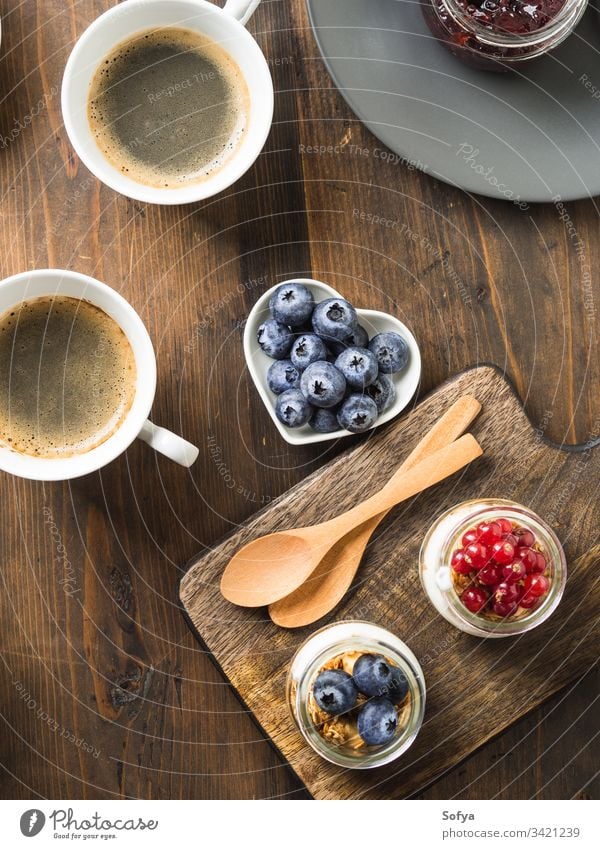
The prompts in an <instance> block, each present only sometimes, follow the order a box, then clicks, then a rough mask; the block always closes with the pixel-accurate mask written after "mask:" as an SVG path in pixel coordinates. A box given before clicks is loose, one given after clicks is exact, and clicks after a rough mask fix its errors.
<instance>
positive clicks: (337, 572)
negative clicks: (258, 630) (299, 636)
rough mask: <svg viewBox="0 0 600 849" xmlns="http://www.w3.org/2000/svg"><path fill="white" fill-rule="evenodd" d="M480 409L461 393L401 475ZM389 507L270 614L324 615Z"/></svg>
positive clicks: (295, 618) (284, 617) (294, 618)
mask: <svg viewBox="0 0 600 849" xmlns="http://www.w3.org/2000/svg"><path fill="white" fill-rule="evenodd" d="M480 412H481V404H480V403H479V401H477V400H476V399H475V398H473V397H472V396H471V395H463V396H462V397H461V398H459V399H458V401H456V402H455V403H454V404H453V405H452V406H451V407H450V409H448V410H447V411H446V412H445V413H444V415H443V416H442V417H441V418H440V419H438V421H437V422H436V423H435V424H434V426H433V427H432V428H431V430H430V431H429V432H428V433H426V434H425V436H424V437H423V439H421V441H420V442H419V443H418V444H417V446H416V447H415V448H414V449H413V451H412V452H411V453H410V454H409V455H408V457H407V458H406V460H405V461H404V463H403V464H402V465H401V466H400V468H399V469H398V471H397V472H396V473H395V475H394V477H396V476H401V475H404V474H405V473H406V471H407V470H408V469H411V468H412V467H413V466H415V465H416V464H417V463H418V462H420V461H421V460H423V459H424V458H425V457H427V456H428V455H429V454H431V453H432V452H433V451H437V450H438V449H439V448H443V447H444V445H449V444H450V443H451V442H453V441H454V440H455V439H457V438H458V437H459V436H460V435H461V434H462V433H464V432H465V430H466V429H467V428H468V427H469V425H470V424H471V423H472V422H473V420H474V419H475V418H476V417H477V416H478V415H479V413H480ZM388 512H389V511H388V510H386V511H385V512H384V513H380V514H379V515H378V516H375V517H374V518H373V519H369V520H368V521H367V522H365V523H364V524H362V525H359V527H357V528H355V529H354V530H353V531H350V533H348V534H346V536H345V537H344V538H343V539H341V540H340V541H339V542H338V543H337V545H335V546H334V547H333V548H332V549H331V550H330V551H328V552H327V554H326V555H325V557H324V558H323V559H322V560H321V562H320V563H319V565H318V566H317V568H316V569H315V571H314V572H313V573H312V575H311V576H310V577H309V578H308V579H307V580H306V581H305V582H304V583H303V584H301V586H299V587H298V589H297V590H295V591H294V592H293V593H290V595H288V596H286V597H285V598H282V599H280V601H276V602H275V603H274V604H271V605H270V607H269V614H270V616H271V619H272V620H273V622H275V624H276V625H280V626H281V627H282V628H301V627H303V626H304V625H310V624H311V623H312V622H316V621H317V619H321V617H323V616H325V615H326V614H327V613H329V612H330V611H331V610H333V608H334V607H335V606H336V605H337V604H338V603H339V602H340V601H341V600H342V598H343V597H344V596H345V595H346V593H347V592H348V590H349V589H350V586H351V584H352V581H353V580H354V577H355V575H356V572H357V570H358V567H359V566H360V562H361V559H362V556H363V554H364V550H365V548H366V547H367V543H368V542H369V539H370V538H371V535H372V534H373V531H374V530H375V528H376V527H377V526H378V525H379V523H380V522H381V521H382V520H383V519H384V518H385V516H387V514H388Z"/></svg>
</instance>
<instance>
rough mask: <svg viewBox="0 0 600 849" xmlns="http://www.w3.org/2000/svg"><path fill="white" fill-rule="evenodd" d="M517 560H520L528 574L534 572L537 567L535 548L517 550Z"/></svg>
mask: <svg viewBox="0 0 600 849" xmlns="http://www.w3.org/2000/svg"><path fill="white" fill-rule="evenodd" d="M515 560H520V561H521V562H522V563H523V565H524V566H525V571H526V572H532V571H534V570H535V568H536V566H537V562H538V559H537V552H536V551H534V550H533V548H517V553H516V555H515Z"/></svg>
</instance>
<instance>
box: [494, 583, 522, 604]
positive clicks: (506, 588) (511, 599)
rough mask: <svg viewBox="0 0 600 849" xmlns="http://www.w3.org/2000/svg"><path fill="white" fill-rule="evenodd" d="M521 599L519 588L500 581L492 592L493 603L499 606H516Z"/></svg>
mask: <svg viewBox="0 0 600 849" xmlns="http://www.w3.org/2000/svg"><path fill="white" fill-rule="evenodd" d="M520 597H521V588H520V587H518V586H517V585H516V584H510V583H508V581H502V583H500V584H498V586H497V587H496V589H495V590H494V601H496V602H499V603H500V604H516V603H517V602H518V601H519V599H520Z"/></svg>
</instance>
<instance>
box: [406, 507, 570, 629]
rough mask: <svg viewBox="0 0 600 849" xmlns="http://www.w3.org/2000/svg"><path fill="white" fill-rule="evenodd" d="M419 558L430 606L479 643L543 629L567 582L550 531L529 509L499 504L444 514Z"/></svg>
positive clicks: (455, 509) (558, 548) (559, 549)
mask: <svg viewBox="0 0 600 849" xmlns="http://www.w3.org/2000/svg"><path fill="white" fill-rule="evenodd" d="M419 559H420V564H419V571H420V576H421V583H422V584H423V588H424V589H425V592H426V593H427V595H428V596H429V599H430V601H431V602H432V604H433V605H434V607H435V608H436V609H437V611H438V612H439V613H441V615H442V616H443V617H444V618H445V619H447V620H448V622H450V623H451V624H452V625H455V626H456V627H457V628H459V629H460V630H461V631H465V632H466V633H467V634H473V635H474V636H477V637H510V636H514V635H516V634H522V633H524V632H525V631H529V630H531V629H532V628H535V627H536V626H537V625H540V624H541V623H542V622H544V621H545V620H546V619H547V618H548V617H549V616H550V615H551V614H552V613H553V611H554V610H555V609H556V607H557V605H558V603H559V601H560V599H561V598H562V594H563V592H564V588H565V583H566V579H567V565H566V560H565V555H564V552H563V549H562V546H561V544H560V542H559V541H558V539H557V537H556V535H555V533H554V531H553V530H552V529H551V528H550V527H549V526H548V525H547V524H546V523H545V522H544V521H543V520H542V519H540V517H539V516H537V515H536V514H535V513H533V512H532V511H531V510H529V509H528V508H527V507H523V506H522V505H520V504H516V503H515V502H514V501H505V500H501V499H489V500H477V501H465V502H463V503H462V504H458V505H457V506H456V507H453V508H452V509H450V510H448V511H447V512H446V513H444V514H443V515H442V516H440V518H439V519H437V521H436V522H434V524H433V525H432V526H431V528H430V529H429V531H428V532H427V535H426V536H425V539H424V540H423V544H422V546H421V553H420V558H419Z"/></svg>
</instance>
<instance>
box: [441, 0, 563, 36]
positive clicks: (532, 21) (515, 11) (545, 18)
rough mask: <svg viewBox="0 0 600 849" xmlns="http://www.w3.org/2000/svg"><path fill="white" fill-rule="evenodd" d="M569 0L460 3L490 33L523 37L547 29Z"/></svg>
mask: <svg viewBox="0 0 600 849" xmlns="http://www.w3.org/2000/svg"><path fill="white" fill-rule="evenodd" d="M565 1H566V0H538V2H537V3H536V2H532V1H530V2H524V0H475V2H467V0H457V3H458V5H459V6H460V8H461V9H462V10H463V11H464V12H465V14H467V15H469V16H470V17H471V18H473V20H474V21H477V23H478V24H479V25H480V26H482V27H485V28H486V29H489V30H490V31H491V32H498V33H511V34H512V35H523V34H524V33H528V32H535V31H536V30H538V29H541V28H542V27H545V26H546V24H547V23H549V22H550V21H551V20H552V19H553V18H555V17H556V15H557V14H558V13H559V12H560V10H561V9H562V8H563V6H564V5H565Z"/></svg>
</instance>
